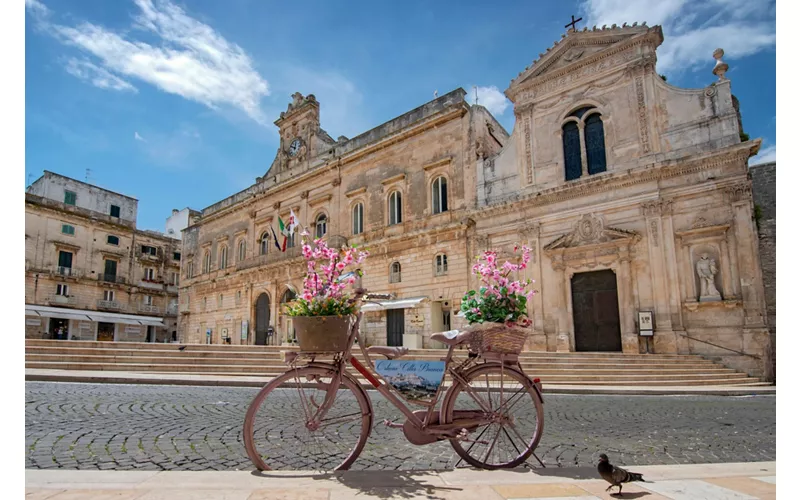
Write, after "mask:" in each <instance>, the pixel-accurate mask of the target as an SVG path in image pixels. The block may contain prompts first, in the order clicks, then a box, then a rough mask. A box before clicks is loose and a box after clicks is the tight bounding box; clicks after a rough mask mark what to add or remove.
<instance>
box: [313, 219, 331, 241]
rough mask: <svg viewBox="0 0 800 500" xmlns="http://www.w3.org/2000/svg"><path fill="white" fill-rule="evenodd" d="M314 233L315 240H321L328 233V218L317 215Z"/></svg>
mask: <svg viewBox="0 0 800 500" xmlns="http://www.w3.org/2000/svg"><path fill="white" fill-rule="evenodd" d="M314 232H315V234H316V236H317V238H322V237H323V236H325V235H326V234H327V233H328V216H327V215H325V214H319V215H318V216H317V219H316V220H315V221H314Z"/></svg>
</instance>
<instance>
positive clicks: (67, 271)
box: [56, 266, 81, 278]
mask: <svg viewBox="0 0 800 500" xmlns="http://www.w3.org/2000/svg"><path fill="white" fill-rule="evenodd" d="M56 274H59V275H61V276H72V277H75V278H78V277H80V275H81V273H80V271H78V270H77V269H75V268H72V267H62V266H58V267H56Z"/></svg>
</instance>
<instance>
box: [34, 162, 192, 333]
mask: <svg viewBox="0 0 800 500" xmlns="http://www.w3.org/2000/svg"><path fill="white" fill-rule="evenodd" d="M137 210H138V202H137V200H136V199H134V198H131V197H129V196H125V195H122V194H118V193H115V192H112V191H108V190H106V189H102V188H99V187H97V186H93V185H90V184H86V183H84V182H80V181H78V180H75V179H71V178H69V177H64V176H61V175H58V174H55V173H52V172H47V171H46V172H45V173H44V175H43V176H42V177H40V178H39V179H38V180H36V181H35V182H33V183H32V184H31V185H30V186H29V188H28V190H27V192H26V194H25V325H26V326H25V336H26V338H37V339H41V338H49V339H72V340H99V341H136V342H145V341H147V342H166V341H170V340H172V339H173V337H175V339H176V340H177V313H178V285H179V279H180V251H181V250H180V240H179V239H176V238H171V237H167V236H165V235H164V234H161V233H159V232H155V231H143V230H138V229H136V215H137Z"/></svg>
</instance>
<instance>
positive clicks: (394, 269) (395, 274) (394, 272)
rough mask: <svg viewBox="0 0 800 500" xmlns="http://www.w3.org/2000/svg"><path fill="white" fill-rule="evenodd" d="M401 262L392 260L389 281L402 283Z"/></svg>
mask: <svg viewBox="0 0 800 500" xmlns="http://www.w3.org/2000/svg"><path fill="white" fill-rule="evenodd" d="M400 271H401V269H400V263H399V262H392V266H391V268H390V269H389V283H400V281H401V278H402V277H401V275H400Z"/></svg>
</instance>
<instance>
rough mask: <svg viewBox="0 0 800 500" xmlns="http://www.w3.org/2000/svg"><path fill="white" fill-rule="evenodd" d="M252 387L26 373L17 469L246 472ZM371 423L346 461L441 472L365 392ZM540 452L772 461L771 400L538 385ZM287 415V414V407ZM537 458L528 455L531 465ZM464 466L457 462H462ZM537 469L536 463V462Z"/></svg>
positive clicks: (443, 451)
mask: <svg viewBox="0 0 800 500" xmlns="http://www.w3.org/2000/svg"><path fill="white" fill-rule="evenodd" d="M256 392H257V390H256V389H247V388H230V387H186V386H151V385H115V384H98V385H92V384H72V383H49V382H28V383H26V384H25V394H26V396H25V397H26V400H25V438H26V439H25V447H26V448H25V457H26V458H25V466H26V468H39V469H53V468H63V469H95V470H96V469H100V470H105V469H116V470H136V469H139V470H246V469H252V465H251V464H250V462H249V460H248V458H247V456H246V454H245V451H244V445H243V444H242V436H241V433H242V422H243V420H244V414H245V411H246V409H247V406H248V404H249V403H250V400H251V399H252V398H253V396H254V395H255V394H256ZM370 397H371V398H372V401H373V405H374V408H375V420H374V421H375V425H374V429H373V432H372V434H371V436H370V439H369V441H368V443H367V445H366V447H365V448H364V451H363V452H362V453H361V456H360V457H359V459H358V460H357V461H356V462H355V464H354V465H353V467H352V468H353V469H403V470H409V469H443V468H452V467H455V466H456V463H457V462H458V456H457V455H455V453H454V451H453V449H452V447H451V446H450V445H449V443H446V442H445V443H434V444H430V445H427V446H414V445H411V444H409V443H408V442H406V441H405V439H404V438H403V435H402V431H401V430H400V429H391V428H388V427H385V426H384V425H383V424H382V422H383V420H384V419H385V418H389V419H394V420H400V419H401V416H402V415H401V413H400V412H399V411H398V410H397V409H395V408H394V407H393V406H391V405H390V404H389V403H388V402H387V401H386V400H384V399H383V398H382V397H381V396H380V395H379V394H377V393H376V392H374V391H370ZM544 409H545V427H544V437H543V438H542V440H541V442H540V444H539V447H538V448H537V451H536V453H537V455H538V456H539V457H540V458H541V459H542V460H543V461H544V462H545V464H546V465H547V466H548V467H551V466H562V467H570V466H587V465H592V464H593V462H595V461H596V457H597V455H598V454H599V453H603V452H605V453H607V454H608V455H609V456H610V457H611V459H612V461H613V462H614V463H616V464H621V465H625V464H641V465H646V464H652V465H658V464H686V463H713V462H748V461H761V460H766V461H772V460H775V459H776V458H775V457H776V455H775V397H774V396H754V397H731V396H728V397H724V396H567V395H563V396H557V395H547V394H545V406H544ZM287 418H291V416H290V415H287ZM531 462H533V463H535V460H534V459H533V458H531V460H529V463H531ZM461 466H464V464H463V463H462V464H461ZM537 466H538V464H537Z"/></svg>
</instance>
